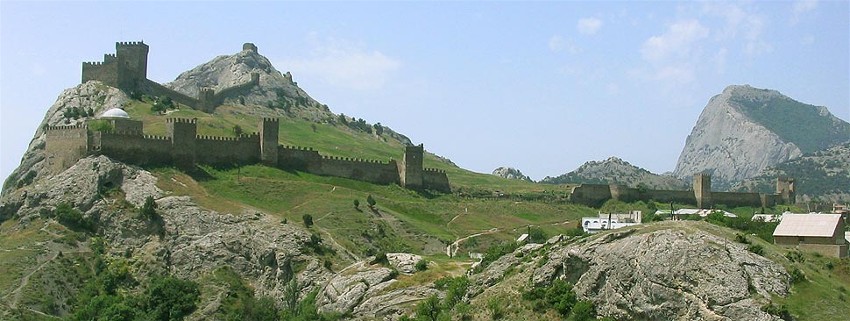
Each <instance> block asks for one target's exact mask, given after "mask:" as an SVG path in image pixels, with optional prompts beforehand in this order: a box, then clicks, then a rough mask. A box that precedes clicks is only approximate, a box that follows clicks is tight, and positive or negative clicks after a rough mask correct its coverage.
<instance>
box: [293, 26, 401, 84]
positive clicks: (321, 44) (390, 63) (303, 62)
mask: <svg viewBox="0 0 850 321" xmlns="http://www.w3.org/2000/svg"><path fill="white" fill-rule="evenodd" d="M310 42H311V43H312V47H313V48H312V54H311V55H310V56H309V57H306V58H291V59H285V60H284V61H283V66H286V68H288V69H289V70H291V71H292V72H293V73H295V74H301V75H312V76H315V77H318V78H320V79H321V80H322V81H324V82H327V83H329V84H331V85H334V86H340V87H345V88H349V89H355V90H376V89H381V88H382V87H383V86H384V85H385V84H386V83H387V80H388V79H389V78H390V77H391V76H392V74H393V73H395V72H396V71H397V70H398V69H399V68H400V67H401V65H402V64H401V62H400V61H399V60H398V59H395V58H392V57H389V56H387V55H385V54H384V53H382V52H380V51H378V50H367V49H364V48H363V46H359V45H354V44H351V43H348V42H345V41H341V40H338V39H334V38H327V39H324V40H319V39H317V37H316V35H315V34H311V35H310Z"/></svg>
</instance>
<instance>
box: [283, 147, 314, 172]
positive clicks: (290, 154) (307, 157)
mask: <svg viewBox="0 0 850 321" xmlns="http://www.w3.org/2000/svg"><path fill="white" fill-rule="evenodd" d="M277 155H278V156H277V163H278V167H280V168H283V169H293V170H299V171H304V172H308V173H316V174H318V173H319V172H320V171H321V169H322V166H321V163H322V156H321V155H319V152H317V151H315V150H313V149H312V148H306V147H298V146H278V147H277Z"/></svg>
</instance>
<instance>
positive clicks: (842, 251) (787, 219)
mask: <svg viewBox="0 0 850 321" xmlns="http://www.w3.org/2000/svg"><path fill="white" fill-rule="evenodd" d="M844 237H845V236H844V220H842V219H841V214H790V213H788V214H784V215H783V216H782V221H781V222H780V223H779V226H777V227H776V229H775V230H774V231H773V242H774V244H776V245H780V246H786V247H796V248H800V249H802V250H808V251H814V252H818V253H821V254H823V255H826V256H832V257H838V258H842V257H847V245H848V243H847V240H845V239H844Z"/></svg>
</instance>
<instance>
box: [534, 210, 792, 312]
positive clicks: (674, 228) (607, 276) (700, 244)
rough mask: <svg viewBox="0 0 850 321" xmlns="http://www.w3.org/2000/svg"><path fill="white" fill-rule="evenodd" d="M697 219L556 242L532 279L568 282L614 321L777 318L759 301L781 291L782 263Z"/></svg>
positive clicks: (784, 282) (785, 285) (784, 283)
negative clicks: (710, 230)
mask: <svg viewBox="0 0 850 321" xmlns="http://www.w3.org/2000/svg"><path fill="white" fill-rule="evenodd" d="M697 224H706V223H698V222H669V223H661V225H662V226H657V225H659V224H655V225H653V228H652V229H649V228H647V229H646V230H642V229H640V228H638V229H632V230H627V231H620V232H618V231H612V232H609V233H606V234H602V235H599V236H595V237H593V238H591V239H589V240H587V241H584V242H576V243H572V244H563V243H558V244H556V245H555V246H553V247H552V249H550V250H549V251H548V253H547V255H546V256H545V258H544V262H545V263H544V264H542V265H541V266H540V267H538V268H537V269H535V271H534V272H533V273H532V278H531V283H532V284H533V285H541V284H548V283H549V282H551V281H552V280H553V279H555V278H564V279H567V280H568V281H570V282H574V283H575V287H574V290H575V291H576V294H577V295H578V296H579V297H580V298H581V299H587V300H591V301H593V303H594V304H595V305H596V307H597V312H598V313H599V314H600V315H602V316H609V317H613V318H614V319H617V320H779V318H778V317H776V316H773V315H770V314H767V313H765V312H763V311H762V310H761V306H762V305H764V304H766V302H768V301H769V300H770V298H771V297H772V296H774V295H777V296H785V295H786V294H787V293H788V289H789V286H790V285H789V276H788V274H787V272H786V271H785V269H784V268H783V267H782V266H781V265H779V264H777V263H774V262H773V261H770V260H768V259H766V258H764V257H762V256H759V255H756V254H753V253H751V252H749V251H748V250H747V248H746V247H745V246H744V245H743V244H738V243H733V242H730V241H728V240H727V239H724V238H721V237H718V236H715V235H712V234H709V233H706V232H704V231H702V230H701V229H698V228H696V227H697V226H696V225H697Z"/></svg>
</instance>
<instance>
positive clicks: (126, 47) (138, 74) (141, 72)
mask: <svg viewBox="0 0 850 321" xmlns="http://www.w3.org/2000/svg"><path fill="white" fill-rule="evenodd" d="M148 50H149V47H148V45H146V44H145V43H144V42H141V41H139V42H118V43H115V54H116V56H117V58H118V88H122V89H135V88H137V87H138V86H139V85H140V84H141V83H142V82H143V81H145V80H146V79H148Z"/></svg>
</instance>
